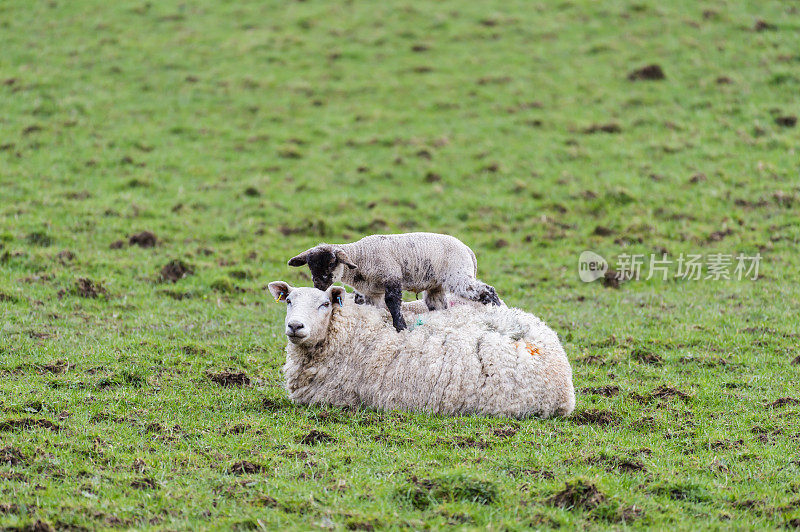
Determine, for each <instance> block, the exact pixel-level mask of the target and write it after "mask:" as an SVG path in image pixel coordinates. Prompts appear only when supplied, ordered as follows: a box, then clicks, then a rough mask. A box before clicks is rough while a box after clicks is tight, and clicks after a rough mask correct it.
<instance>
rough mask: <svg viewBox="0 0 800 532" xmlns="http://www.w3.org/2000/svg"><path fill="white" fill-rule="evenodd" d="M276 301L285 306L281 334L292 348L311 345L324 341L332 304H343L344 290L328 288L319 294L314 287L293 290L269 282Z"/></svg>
mask: <svg viewBox="0 0 800 532" xmlns="http://www.w3.org/2000/svg"><path fill="white" fill-rule="evenodd" d="M269 291H270V292H271V293H272V295H273V296H274V297H275V300H276V301H283V302H285V303H286V320H285V321H284V325H285V333H286V336H287V337H288V338H289V341H290V342H292V343H293V344H295V345H313V344H316V343H319V342H321V341H323V340H324V339H325V336H326V335H327V333H328V324H329V323H330V321H331V314H332V313H333V312H334V305H336V306H338V305H339V304H340V303H339V302H340V301H341V302H344V297H345V290H344V288H342V287H341V286H331V287H330V288H328V290H326V291H325V292H323V291H322V290H317V289H316V288H306V287H301V288H294V287H293V286H290V285H289V284H287V283H284V282H283V281H274V282H271V283H269Z"/></svg>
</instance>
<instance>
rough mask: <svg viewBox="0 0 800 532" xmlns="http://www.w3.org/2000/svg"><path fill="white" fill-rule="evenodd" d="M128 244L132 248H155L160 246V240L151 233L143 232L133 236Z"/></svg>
mask: <svg viewBox="0 0 800 532" xmlns="http://www.w3.org/2000/svg"><path fill="white" fill-rule="evenodd" d="M128 244H130V245H131V246H139V247H140V248H153V247H156V244H158V238H156V235H155V234H154V233H152V232H150V231H142V232H141V233H136V234H135V235H131V237H130V238H129V239H128Z"/></svg>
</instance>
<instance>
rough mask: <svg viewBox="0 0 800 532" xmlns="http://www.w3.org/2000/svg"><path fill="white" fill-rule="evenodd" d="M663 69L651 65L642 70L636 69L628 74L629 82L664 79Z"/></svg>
mask: <svg viewBox="0 0 800 532" xmlns="http://www.w3.org/2000/svg"><path fill="white" fill-rule="evenodd" d="M666 77H667V76H666V75H665V74H664V69H662V68H661V66H660V65H656V64H652V65H647V66H644V67H642V68H637V69H636V70H634V71H632V72H631V73H630V74H628V79H629V80H630V81H658V80H662V79H666Z"/></svg>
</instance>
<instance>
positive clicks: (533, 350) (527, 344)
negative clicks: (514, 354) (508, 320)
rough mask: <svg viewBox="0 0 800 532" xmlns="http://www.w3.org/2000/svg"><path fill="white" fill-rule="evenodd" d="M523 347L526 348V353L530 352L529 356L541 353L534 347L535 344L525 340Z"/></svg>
mask: <svg viewBox="0 0 800 532" xmlns="http://www.w3.org/2000/svg"><path fill="white" fill-rule="evenodd" d="M516 343H517V344H521V343H522V342H521V341H520V342H516ZM525 349H527V350H528V353H530V354H531V356H534V357H535V356H538V355H541V354H542V352H541V351H539V348H538V347H536V346H535V345H533V344H532V343H530V342H525Z"/></svg>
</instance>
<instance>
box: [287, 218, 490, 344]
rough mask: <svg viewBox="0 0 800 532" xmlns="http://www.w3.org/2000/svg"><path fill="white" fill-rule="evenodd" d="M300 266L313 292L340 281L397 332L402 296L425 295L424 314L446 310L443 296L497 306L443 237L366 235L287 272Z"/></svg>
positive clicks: (458, 248) (294, 261)
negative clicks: (384, 311) (382, 310)
mask: <svg viewBox="0 0 800 532" xmlns="http://www.w3.org/2000/svg"><path fill="white" fill-rule="evenodd" d="M304 264H308V267H309V269H310V270H311V276H312V277H313V280H314V287H315V288H317V289H319V290H327V289H328V288H329V287H330V286H331V285H332V284H333V283H335V282H338V281H341V282H343V283H345V284H348V285H350V286H352V287H353V288H354V289H356V290H357V291H359V292H360V293H361V294H363V296H364V300H365V302H366V303H367V304H369V305H380V302H381V301H382V300H383V301H384V302H385V304H386V307H387V308H388V309H389V313H390V314H391V316H392V323H393V324H394V327H395V329H396V330H397V331H398V332H399V331H402V330H403V329H405V328H406V327H407V325H406V322H405V319H404V318H403V314H402V311H401V308H400V307H401V303H402V301H403V297H402V296H403V293H402V291H403V290H410V291H412V292H416V293H419V292H422V291H425V298H424V300H425V304H426V305H427V306H428V309H430V310H442V309H445V308H447V300H446V296H445V294H446V291H450V292H452V293H453V294H455V295H457V296H461V297H463V298H465V299H469V300H471V301H479V302H481V303H483V304H492V305H500V304H501V303H500V298H498V297H497V292H496V291H495V289H494V288H493V287H491V286H489V285H487V284H486V283H483V282H481V281H479V280H478V279H477V278H476V276H477V273H478V262H477V259H476V258H475V253H473V252H472V250H471V249H470V248H469V247H467V246H466V245H465V244H464V243H463V242H461V241H460V240H458V239H457V238H455V237H452V236H449V235H441V234H437V233H404V234H398V235H370V236H366V237H364V238H362V239H361V240H359V241H357V242H352V243H349V244H319V245H317V246H314V247H313V248H310V249H307V250H306V251H304V252H302V253H301V254H299V255H297V256H296V257H292V258H291V259H290V260H289V266H303V265H304Z"/></svg>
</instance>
